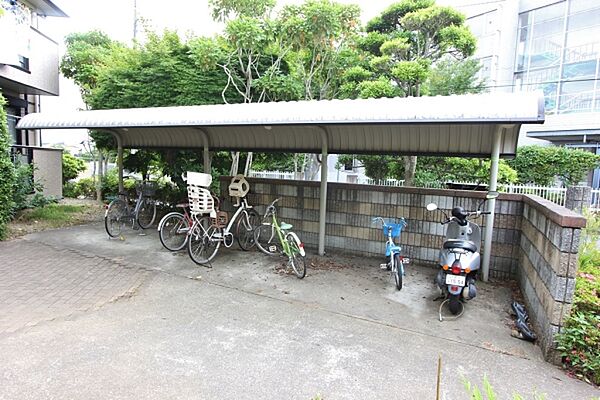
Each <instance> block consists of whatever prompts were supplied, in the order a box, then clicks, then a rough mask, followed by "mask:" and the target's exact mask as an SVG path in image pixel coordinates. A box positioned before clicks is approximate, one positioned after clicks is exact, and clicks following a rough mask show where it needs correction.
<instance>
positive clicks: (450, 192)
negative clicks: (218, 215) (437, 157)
mask: <svg viewBox="0 0 600 400" xmlns="http://www.w3.org/2000/svg"><path fill="white" fill-rule="evenodd" d="M219 179H220V180H221V181H229V180H231V177H230V176H221V177H219ZM246 179H248V181H249V182H255V183H266V184H271V185H276V184H282V185H293V186H305V187H306V186H308V187H320V186H321V182H320V181H303V180H294V179H271V178H246ZM327 187H328V188H329V189H349V190H363V191H368V192H371V191H373V189H374V188H377V191H378V192H389V193H410V194H423V195H433V196H451V197H475V198H480V199H483V198H485V195H486V194H487V191H476V190H458V189H430V188H420V187H412V186H377V185H365V184H358V183H343V182H328V183H327ZM498 199H499V200H507V201H523V195H521V194H515V193H500V197H498Z"/></svg>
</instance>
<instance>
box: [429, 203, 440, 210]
mask: <svg viewBox="0 0 600 400" xmlns="http://www.w3.org/2000/svg"><path fill="white" fill-rule="evenodd" d="M426 208H427V211H435V210H437V208H438V207H437V204H435V203H429V204H427V207H426Z"/></svg>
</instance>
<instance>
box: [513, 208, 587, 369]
mask: <svg viewBox="0 0 600 400" xmlns="http://www.w3.org/2000/svg"><path fill="white" fill-rule="evenodd" d="M523 202H524V207H523V221H522V223H521V226H522V228H521V245H520V247H521V252H520V266H521V268H519V269H518V270H517V278H518V281H519V285H520V287H521V291H522V292H523V295H524V297H525V302H526V303H527V308H528V310H529V313H530V315H531V317H532V318H531V319H532V322H533V324H534V325H535V328H536V332H537V333H538V335H539V337H540V347H541V348H542V351H543V353H544V356H545V357H546V358H547V359H549V360H551V361H555V362H558V361H560V360H559V359H558V354H557V352H556V351H554V349H555V347H556V346H555V342H554V336H555V335H556V334H557V333H558V332H560V329H561V328H562V326H563V321H564V320H565V318H566V317H567V316H568V315H569V313H570V311H571V303H572V300H573V293H574V290H575V277H576V275H577V267H578V254H577V252H578V249H579V238H580V235H581V228H582V227H584V226H585V219H584V218H583V217H582V216H580V215H579V214H576V213H574V212H572V211H570V210H567V209H565V208H563V207H560V206H557V205H555V204H554V203H551V202H549V201H547V200H544V199H541V198H539V197H536V196H524V199H523Z"/></svg>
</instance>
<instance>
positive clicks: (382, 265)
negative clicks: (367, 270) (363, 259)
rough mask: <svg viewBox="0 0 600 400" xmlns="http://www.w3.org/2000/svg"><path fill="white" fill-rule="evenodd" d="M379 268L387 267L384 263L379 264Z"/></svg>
mask: <svg viewBox="0 0 600 400" xmlns="http://www.w3.org/2000/svg"><path fill="white" fill-rule="evenodd" d="M379 268H381V269H387V268H388V265H387V264H386V263H383V264H379Z"/></svg>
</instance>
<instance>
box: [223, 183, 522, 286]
mask: <svg viewBox="0 0 600 400" xmlns="http://www.w3.org/2000/svg"><path fill="white" fill-rule="evenodd" d="M229 180H230V178H228V177H223V178H222V181H221V194H222V195H223V196H227V185H228V182H229ZM248 181H249V182H250V187H251V189H250V194H249V201H250V202H251V204H252V205H255V206H256V208H257V210H258V211H259V212H260V213H262V212H264V207H265V206H266V205H268V204H269V203H270V202H271V201H273V200H274V199H275V198H278V197H279V198H280V199H281V200H280V201H279V203H278V207H277V210H278V213H279V216H280V217H281V219H282V220H284V221H285V222H287V223H290V224H292V225H294V231H295V232H296V233H298V235H299V236H300V238H301V239H302V241H303V242H304V243H305V244H306V246H307V247H309V248H313V249H316V248H317V245H318V241H319V238H318V236H319V234H318V232H319V192H320V184H319V182H307V181H292V180H273V179H259V178H249V179H248ZM484 197H485V193H484V192H473V191H466V190H440V189H423V188H402V187H381V186H368V185H354V184H345V183H329V184H328V190H327V224H326V242H325V248H326V250H327V251H344V252H351V253H353V254H357V255H366V256H381V254H383V252H384V249H385V245H384V240H385V237H384V236H383V233H382V230H381V225H380V224H373V223H372V219H373V218H374V217H379V216H380V217H384V218H399V217H404V218H405V219H406V221H407V223H408V225H407V227H406V228H405V229H404V231H403V232H402V234H401V236H400V240H399V243H400V245H401V246H402V249H403V253H404V254H405V255H406V256H408V257H410V258H411V259H412V260H413V261H414V262H415V263H416V264H425V265H436V264H437V258H438V254H439V249H440V248H441V247H442V243H443V240H444V235H445V231H446V230H445V228H446V227H445V226H442V225H440V223H439V222H440V221H441V219H442V216H441V213H440V212H439V211H437V212H427V210H426V209H425V206H426V205H427V204H428V203H431V202H434V203H436V204H437V205H438V207H439V208H440V209H443V210H445V211H446V213H448V214H449V213H450V210H451V209H452V208H453V207H456V206H458V205H461V206H463V207H465V209H467V210H475V209H476V208H477V205H478V204H479V203H480V202H481V201H482V200H483V199H484ZM521 198H522V197H521V195H511V194H503V195H501V197H500V198H499V199H498V200H497V201H496V213H497V214H496V224H495V228H494V234H493V246H492V265H491V268H490V276H491V277H492V278H498V279H509V278H512V277H515V276H516V270H517V266H518V262H519V251H520V250H519V249H520V241H521V238H520V231H521V215H522V212H523V203H522V201H521ZM476 222H477V223H478V224H480V226H481V228H482V236H483V229H484V226H485V218H484V217H481V218H479V219H478V220H476ZM482 246H483V245H482Z"/></svg>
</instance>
